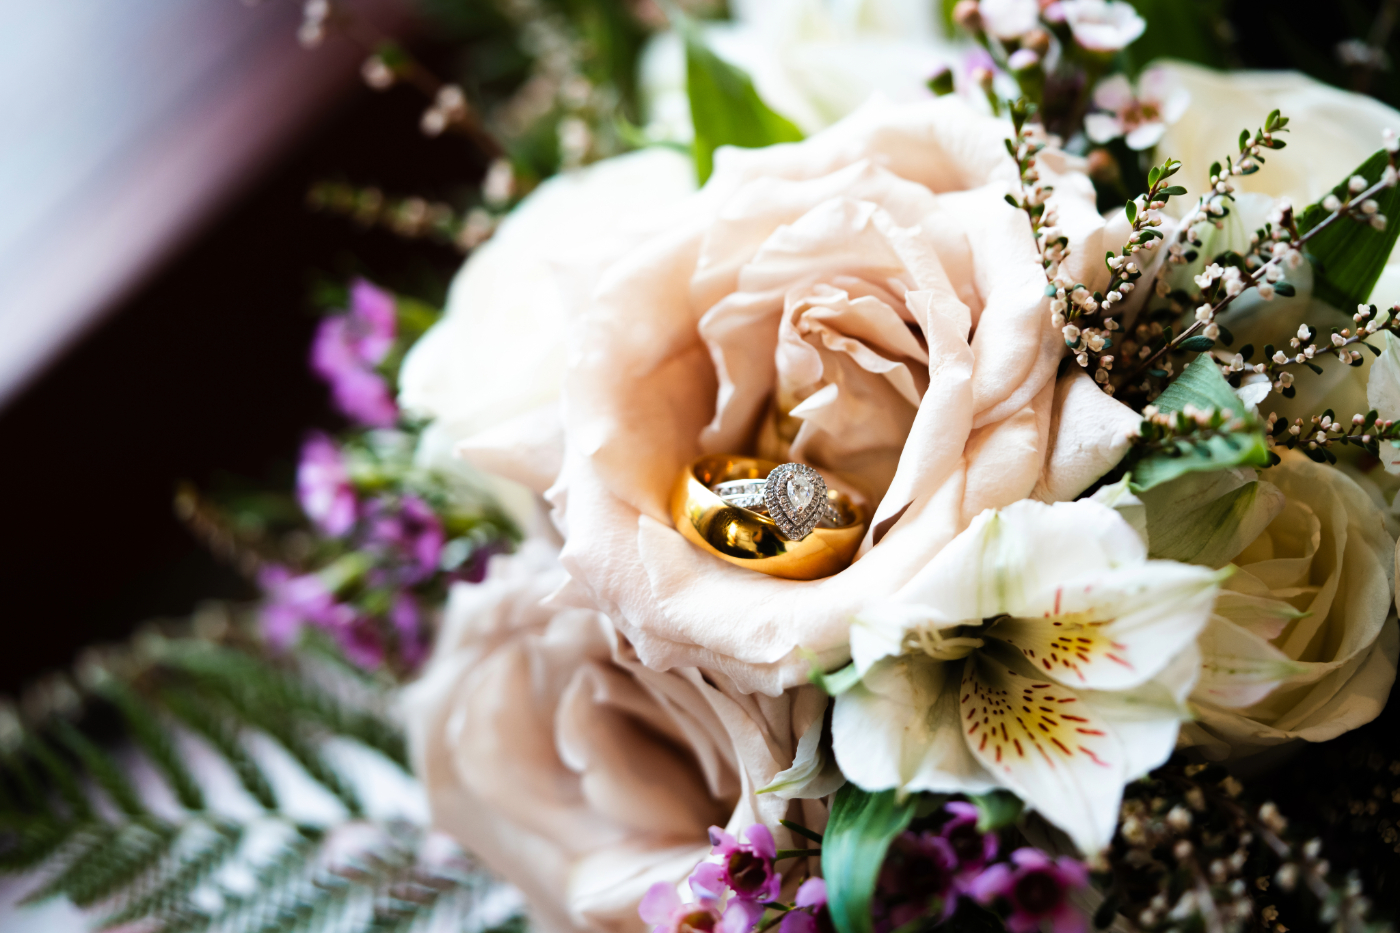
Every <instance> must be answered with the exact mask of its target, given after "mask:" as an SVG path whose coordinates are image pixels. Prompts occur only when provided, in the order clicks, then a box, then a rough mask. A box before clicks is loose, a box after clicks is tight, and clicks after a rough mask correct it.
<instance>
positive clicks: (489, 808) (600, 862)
mask: <svg viewBox="0 0 1400 933" xmlns="http://www.w3.org/2000/svg"><path fill="white" fill-rule="evenodd" d="M566 579H567V577H566V575H565V574H564V572H563V570H562V569H561V568H560V567H559V564H558V560H557V555H556V552H555V551H554V549H553V547H552V546H550V545H548V544H546V543H544V542H543V541H540V540H532V541H529V542H527V543H526V544H525V545H524V547H523V548H522V549H521V552H520V553H518V554H516V555H514V556H511V557H498V558H495V559H494V560H493V562H492V567H491V573H490V575H489V577H488V579H487V581H486V582H485V583H481V584H477V585H468V584H459V585H458V586H456V587H454V588H453V590H452V593H451V596H450V598H449V600H448V605H447V611H446V621H445V624H444V627H443V631H442V633H441V634H440V635H439V636H438V641H437V644H436V646H435V648H434V653H433V657H432V659H431V660H430V661H429V663H428V665H427V667H426V668H425V669H424V671H423V674H422V676H421V677H420V679H419V680H418V681H417V682H416V683H414V684H412V685H410V686H409V687H408V688H406V689H405V691H404V692H403V694H402V698H401V703H402V706H401V709H402V713H403V719H404V721H405V723H406V725H407V729H408V734H409V744H410V748H411V751H412V756H413V761H414V771H415V773H416V774H417V775H418V776H419V777H420V778H421V779H422V781H423V783H424V786H425V787H426V789H427V792H428V801H429V805H430V807H431V809H432V814H433V821H434V825H436V826H437V827H438V828H440V829H442V830H444V831H445V832H447V833H449V834H451V835H452V836H454V837H455V838H456V839H457V840H458V841H459V842H461V843H462V844H463V846H465V847H466V848H467V849H468V850H469V851H471V852H472V853H474V854H476V855H477V856H479V857H480V858H482V859H483V860H485V862H486V863H487V865H488V866H490V867H491V868H492V869H493V870H494V871H496V872H497V873H499V874H500V875H501V876H503V877H504V878H506V879H507V880H508V881H510V882H511V883H512V884H515V885H516V886H517V887H519V888H520V889H521V890H522V891H523V892H524V894H525V895H526V897H527V899H528V901H529V904H530V910H531V913H532V920H533V926H534V927H535V928H536V929H539V930H541V931H542V933H562V931H569V930H578V931H592V933H621V931H635V933H641V930H642V929H643V928H644V925H643V923H642V921H641V919H640V918H639V917H638V916H637V904H638V902H639V901H640V899H641V897H642V895H643V894H644V893H645V892H646V890H647V888H648V887H649V886H651V885H652V884H653V883H655V882H657V881H667V882H673V883H678V882H680V881H681V880H682V879H684V878H685V877H686V876H687V875H688V874H690V872H691V871H692V870H693V869H694V867H695V865H696V864H697V863H698V862H699V861H701V860H702V859H704V858H705V857H706V856H707V855H708V854H709V850H710V844H709V841H708V836H707V829H708V828H709V827H710V826H711V825H716V824H717V825H722V826H727V828H728V829H729V830H731V831H736V832H737V831H738V830H740V829H742V828H743V827H746V826H749V825H751V824H753V823H755V822H759V821H762V822H764V823H766V824H768V825H769V827H770V828H771V829H772V830H773V831H774V835H775V836H776V837H777V839H778V842H779V844H780V845H784V846H792V845H793V844H794V842H793V840H792V838H791V836H790V834H789V833H788V831H787V830H786V829H784V828H782V827H781V826H780V825H778V820H779V819H784V818H791V819H794V820H798V821H799V822H802V823H803V824H805V825H809V826H813V827H817V828H820V827H821V826H823V825H825V819H826V813H825V807H824V806H823V805H822V804H820V803H819V802H816V801H791V802H790V801H789V800H787V799H785V798H784V797H783V796H782V795H780V794H765V795H762V796H757V795H755V794H754V790H755V789H756V788H760V787H763V786H765V785H767V784H769V783H770V782H772V781H773V780H774V778H775V777H777V776H778V775H779V773H780V772H782V771H783V770H784V769H785V768H787V767H788V766H789V765H790V764H792V763H793V760H794V756H795V755H796V754H797V752H798V748H797V741H798V737H800V736H802V735H804V734H806V733H808V731H809V730H810V729H814V730H815V731H813V732H812V735H813V737H815V736H816V735H818V734H819V733H820V729H821V724H822V721H823V717H824V714H825V711H826V705H827V698H826V695H825V694H823V693H822V692H821V691H820V690H818V689H817V688H816V687H805V688H803V689H801V690H797V691H792V692H790V693H788V694H787V695H786V696H784V697H781V698H778V699H776V700H765V701H763V702H756V701H754V700H753V699H751V698H749V697H743V696H740V695H738V694H737V693H735V692H734V691H733V689H732V687H730V686H728V685H727V682H726V680H725V679H724V678H723V677H716V676H710V677H709V678H706V677H702V676H701V674H700V672H699V671H696V670H694V669H690V670H674V671H668V672H665V673H662V672H658V671H653V670H650V669H649V668H646V667H644V666H643V665H642V664H641V663H640V662H639V661H638V660H637V659H636V654H635V652H634V651H633V650H632V648H631V646H630V645H628V644H627V642H626V641H625V640H624V639H622V638H620V637H619V636H618V634H617V632H616V630H615V629H614V628H613V626H612V625H611V624H610V623H609V621H608V619H607V617H606V616H604V615H603V614H602V613H599V612H595V611H593V610H589V609H578V608H568V607H561V606H558V605H555V604H552V603H547V602H545V600H546V597H548V596H549V595H550V593H552V592H553V591H554V590H556V589H557V588H558V587H559V586H560V585H561V584H562V583H563V582H564V581H565V580H566ZM810 741H811V740H810V739H809V743H810Z"/></svg>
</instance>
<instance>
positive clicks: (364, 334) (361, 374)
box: [311, 279, 399, 428]
mask: <svg viewBox="0 0 1400 933" xmlns="http://www.w3.org/2000/svg"><path fill="white" fill-rule="evenodd" d="M396 331H397V317H396V314H395V310H394V296H393V295H391V294H389V293H388V292H386V291H384V290H382V289H379V288H376V287H375V286H373V285H371V284H370V283H369V282H366V281H365V280H364V279H357V280H356V281H355V282H354V284H353V285H352V286H351V287H350V310H349V311H348V312H346V313H345V314H342V315H336V316H335V317H328V318H326V319H325V320H324V321H322V322H321V326H320V327H318V328H317V329H316V337H315V339H314V340H313V341H312V343H311V368H312V370H313V371H314V372H315V373H316V375H318V376H320V377H321V378H322V379H324V380H325V381H326V383H327V384H329V385H330V387H331V398H332V399H333V400H334V401H335V405H336V407H337V408H338V409H340V411H341V413H342V414H344V415H346V416H347V417H349V418H353V419H354V420H356V421H358V422H360V423H361V424H364V425H367V426H369V427H375V428H385V427H389V426H391V425H393V424H394V422H395V421H397V420H398V417H399V409H398V406H397V405H395V404H394V399H393V394H392V393H391V392H390V390H389V383H388V382H387V381H386V380H385V379H384V377H383V376H381V375H379V374H378V373H377V372H375V371H374V367H376V366H378V365H379V364H380V363H382V362H383V361H384V358H385V357H386V356H387V355H388V354H389V350H390V349H391V348H392V347H393V345H394V335H395V333H396Z"/></svg>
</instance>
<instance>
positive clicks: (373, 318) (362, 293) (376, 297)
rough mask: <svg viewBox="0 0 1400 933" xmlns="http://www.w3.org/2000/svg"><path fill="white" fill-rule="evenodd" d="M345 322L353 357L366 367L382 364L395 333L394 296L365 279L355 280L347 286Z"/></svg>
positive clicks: (396, 327) (391, 345) (396, 325)
mask: <svg viewBox="0 0 1400 933" xmlns="http://www.w3.org/2000/svg"><path fill="white" fill-rule="evenodd" d="M346 322H347V325H348V329H347V333H346V337H347V338H348V341H349V344H350V347H351V349H352V350H353V351H354V352H355V355H356V356H358V357H359V358H360V359H361V360H363V361H364V362H365V364H366V365H369V366H378V365H379V364H380V363H382V362H384V357H386V356H388V355H389V350H390V349H391V348H392V347H393V346H394V336H395V334H396V333H397V331H398V315H397V313H396V311H395V307H394V296H393V295H391V294H389V293H388V292H386V291H384V289H382V288H378V287H376V286H375V285H372V284H370V283H369V282H366V281H365V280H364V279H356V280H355V281H354V283H352V284H351V286H350V313H349V314H347V315H346Z"/></svg>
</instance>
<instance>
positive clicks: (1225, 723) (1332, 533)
mask: <svg viewBox="0 0 1400 933" xmlns="http://www.w3.org/2000/svg"><path fill="white" fill-rule="evenodd" d="M1249 511H1250V512H1251V513H1255V514H1248V515H1246V517H1245V522H1244V523H1243V524H1245V525H1249V524H1250V523H1251V522H1256V521H1260V520H1261V519H1262V521H1267V522H1268V524H1267V526H1266V527H1265V528H1264V530H1263V532H1262V533H1260V534H1259V535H1258V536H1257V537H1256V538H1254V539H1253V540H1252V541H1249V543H1248V544H1246V545H1245V547H1244V548H1243V550H1240V551H1239V552H1238V553H1236V554H1233V557H1232V558H1231V556H1230V555H1225V556H1224V557H1223V558H1222V562H1223V561H1224V560H1230V559H1232V560H1233V563H1234V564H1235V566H1236V567H1238V568H1239V569H1238V572H1237V573H1236V574H1235V575H1234V576H1233V577H1232V578H1231V579H1230V580H1228V581H1227V582H1226V583H1225V584H1224V592H1222V594H1221V596H1220V598H1219V600H1218V602H1217V604H1216V609H1215V616H1214V617H1213V618H1212V620H1211V622H1210V624H1209V625H1208V626H1207V628H1206V630H1205V632H1204V633H1203V634H1202V636H1201V640H1200V646H1201V651H1202V655H1203V657H1204V659H1205V664H1204V667H1203V669H1202V675H1201V680H1200V681H1199V683H1198V684H1197V686H1196V689H1195V692H1194V693H1193V694H1192V706H1193V708H1194V710H1195V712H1196V715H1197V720H1196V721H1195V722H1194V723H1190V724H1188V725H1186V726H1184V727H1183V728H1182V733H1181V735H1182V742H1183V744H1186V745H1194V746H1198V747H1199V748H1200V749H1201V751H1202V753H1203V754H1205V755H1206V756H1207V757H1209V758H1217V759H1219V758H1226V757H1230V758H1243V757H1247V756H1249V755H1251V754H1255V753H1258V752H1260V751H1262V750H1264V749H1265V748H1267V747H1269V746H1273V745H1278V744H1281V743H1284V742H1288V741H1291V740H1295V739H1306V740H1307V741H1310V742H1322V741H1326V740H1327V739H1331V738H1335V737H1336V736H1338V735H1340V734H1342V733H1343V732H1346V731H1348V730H1350V729H1355V728H1356V727H1357V726H1360V725H1363V724H1365V723H1367V722H1370V721H1371V720H1372V719H1374V718H1375V717H1376V716H1377V714H1379V713H1380V711H1381V709H1382V708H1384V706H1385V702H1386V698H1387V697H1388V696H1389V694H1390V687H1391V684H1392V683H1393V682H1394V680H1395V667H1396V656H1397V653H1400V636H1397V632H1396V623H1395V617H1394V614H1393V613H1392V593H1393V592H1394V580H1395V560H1396V551H1395V539H1394V538H1392V537H1391V535H1390V533H1389V532H1387V531H1386V528H1385V523H1384V520H1383V517H1382V514H1381V512H1380V510H1379V509H1378V508H1376V506H1375V504H1374V502H1373V501H1372V498H1371V497H1370V496H1369V495H1368V494H1367V492H1366V491H1365V490H1363V489H1362V488H1361V486H1359V485H1358V483H1357V481H1356V480H1353V479H1352V478H1351V477H1350V476H1347V475H1346V474H1345V473H1343V472H1342V471H1341V470H1338V469H1337V468H1335V467H1331V466H1327V465H1322V464H1316V463H1313V462H1312V461H1311V460H1309V459H1307V458H1306V457H1304V456H1303V455H1302V454H1299V453H1287V452H1285V453H1284V455H1283V462H1282V463H1281V464H1279V465H1278V466H1276V467H1273V468H1271V469H1269V470H1266V471H1265V472H1264V473H1263V477H1262V480H1261V482H1260V494H1259V495H1258V496H1257V497H1256V499H1255V501H1254V504H1253V506H1252V508H1251V509H1250V510H1249ZM1260 512H1262V513H1263V514H1257V513H1260ZM1150 521H1151V513H1150V512H1149V528H1150V527H1151V525H1150ZM1255 527H1257V525H1255ZM1236 547H1238V545H1236Z"/></svg>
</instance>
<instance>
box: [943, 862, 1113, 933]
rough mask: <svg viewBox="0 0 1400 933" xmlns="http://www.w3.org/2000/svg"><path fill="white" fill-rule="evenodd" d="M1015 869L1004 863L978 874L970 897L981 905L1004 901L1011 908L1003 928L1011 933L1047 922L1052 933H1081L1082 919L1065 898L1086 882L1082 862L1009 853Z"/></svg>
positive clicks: (1030, 931) (1024, 932)
mask: <svg viewBox="0 0 1400 933" xmlns="http://www.w3.org/2000/svg"><path fill="white" fill-rule="evenodd" d="M1011 861H1012V863H1014V866H1015V867H1012V865H1008V864H1007V863H1005V862H999V863H998V864H996V865H993V866H992V867H990V868H988V869H987V870H986V871H984V872H982V874H981V876H979V877H978V878H977V879H976V880H975V881H973V882H972V885H971V887H970V893H971V894H972V896H973V897H975V898H977V900H978V901H979V902H980V903H982V904H989V903H991V902H992V901H994V900H996V899H997V898H1005V899H1006V901H1007V902H1008V903H1009V904H1010V905H1011V915H1010V916H1008V917H1007V918H1006V928H1007V929H1008V930H1010V931H1011V933H1033V931H1034V930H1037V929H1039V928H1040V925H1041V923H1042V922H1043V921H1046V920H1048V921H1050V925H1051V928H1052V929H1053V930H1054V931H1055V933H1084V929H1085V922H1084V915H1083V914H1082V913H1080V911H1079V910H1078V909H1077V908H1075V907H1074V905H1072V904H1071V903H1070V902H1069V894H1070V892H1071V891H1074V890H1076V889H1078V888H1082V887H1084V885H1085V884H1087V883H1088V880H1089V872H1088V869H1086V868H1085V867H1084V863H1083V862H1079V861H1076V860H1075V859H1072V858H1058V859H1052V858H1050V856H1048V855H1046V854H1045V853H1044V852H1042V851H1040V850H1039V849H1031V848H1025V849H1017V850H1016V851H1015V852H1012V853H1011Z"/></svg>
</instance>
